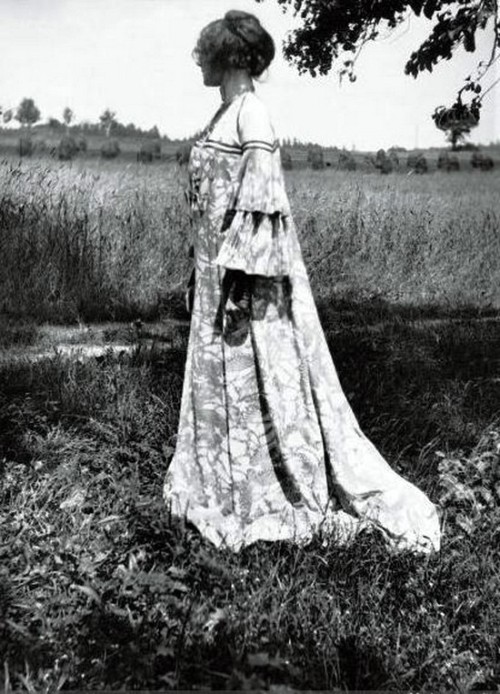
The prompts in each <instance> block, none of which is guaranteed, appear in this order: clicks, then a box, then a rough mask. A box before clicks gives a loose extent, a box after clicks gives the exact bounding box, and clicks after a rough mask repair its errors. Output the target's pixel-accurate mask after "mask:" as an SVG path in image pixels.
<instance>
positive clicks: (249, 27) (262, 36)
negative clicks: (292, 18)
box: [193, 10, 275, 77]
mask: <svg viewBox="0 0 500 694" xmlns="http://www.w3.org/2000/svg"><path fill="white" fill-rule="evenodd" d="M274 54H275V47H274V41H273V39H272V37H271V35H270V34H269V33H268V32H267V31H266V30H265V29H264V28H263V27H262V25H261V23H260V22H259V20H258V19H257V17H255V16H254V15H253V14H249V13H248V12H240V11H239V10H231V11H230V12H227V13H226V14H225V15H224V18H223V19H216V20H215V21H214V22H210V24H207V26H206V27H205V28H204V29H202V31H201V33H200V36H199V37H198V41H197V43H196V46H195V49H194V51H193V57H194V59H195V61H196V63H197V64H198V65H200V64H201V63H202V62H207V63H209V64H210V65H212V66H213V67H216V68H218V69H222V70H227V69H228V68H235V69H245V70H248V72H249V74H250V76H251V77H259V76H260V75H261V74H262V73H263V72H264V70H265V69H266V68H267V67H268V66H269V65H270V63H271V61H272V59H273V58H274Z"/></svg>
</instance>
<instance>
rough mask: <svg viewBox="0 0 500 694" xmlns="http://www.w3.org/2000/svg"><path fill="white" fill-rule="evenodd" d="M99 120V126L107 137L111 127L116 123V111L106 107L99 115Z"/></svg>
mask: <svg viewBox="0 0 500 694" xmlns="http://www.w3.org/2000/svg"><path fill="white" fill-rule="evenodd" d="M99 121H100V123H101V127H102V128H103V130H104V132H105V133H106V137H109V136H110V135H111V131H112V130H113V127H114V126H115V125H116V112H115V111H111V110H110V109H109V108H107V109H106V110H105V111H103V112H102V113H101V115H100V116H99Z"/></svg>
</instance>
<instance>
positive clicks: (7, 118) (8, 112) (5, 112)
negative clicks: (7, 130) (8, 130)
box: [0, 106, 14, 123]
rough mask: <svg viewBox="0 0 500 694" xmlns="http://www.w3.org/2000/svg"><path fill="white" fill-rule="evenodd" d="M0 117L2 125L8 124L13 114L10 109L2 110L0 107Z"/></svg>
mask: <svg viewBox="0 0 500 694" xmlns="http://www.w3.org/2000/svg"><path fill="white" fill-rule="evenodd" d="M0 116H2V120H3V122H4V123H9V122H10V121H11V120H12V118H13V116H14V113H13V111H12V109H11V108H7V109H3V108H2V107H1V106H0Z"/></svg>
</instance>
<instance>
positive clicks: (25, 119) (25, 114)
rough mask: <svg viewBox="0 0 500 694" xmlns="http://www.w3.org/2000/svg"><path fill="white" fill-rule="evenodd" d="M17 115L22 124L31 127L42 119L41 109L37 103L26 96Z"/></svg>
mask: <svg viewBox="0 0 500 694" xmlns="http://www.w3.org/2000/svg"><path fill="white" fill-rule="evenodd" d="M15 117H16V120H17V121H19V123H20V124H21V125H27V126H28V128H30V127H31V126H32V125H33V124H34V123H36V122H37V121H39V120H40V109H39V108H38V107H37V106H36V105H35V102H34V101H33V99H28V98H25V99H23V100H22V101H21V103H20V104H19V106H18V108H17V111H16V116H15Z"/></svg>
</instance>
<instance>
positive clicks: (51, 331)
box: [0, 314, 500, 365]
mask: <svg viewBox="0 0 500 694" xmlns="http://www.w3.org/2000/svg"><path fill="white" fill-rule="evenodd" d="M339 318H340V321H339V323H340V327H339V328H338V329H336V328H334V329H333V330H332V329H330V328H329V329H328V332H329V333H330V334H332V333H333V334H341V333H345V332H349V333H352V332H356V333H377V332H382V331H383V330H384V329H387V328H388V327H390V326H396V327H397V326H400V325H402V324H404V325H407V326H409V327H411V328H413V329H415V330H428V329H429V328H433V327H437V326H440V325H445V324H448V325H449V324H456V325H459V324H464V323H467V324H474V325H479V324H487V323H491V324H496V325H498V326H500V316H486V317H479V318H472V317H458V318H452V317H450V318H418V319H414V320H411V319H401V318H395V319H386V320H382V321H379V322H377V323H371V324H370V323H358V324H349V323H348V322H346V323H342V315H341V314H340V315H339ZM188 333H189V320H188V319H175V318H167V319H164V320H161V321H157V322H155V323H142V322H141V321H137V322H135V323H111V322H110V323H98V324H88V325H83V324H81V325H76V326H61V325H42V326H40V327H39V329H38V332H37V335H36V339H35V340H34V342H33V344H30V345H12V346H9V347H0V365H1V364H6V363H7V364H9V363H14V362H19V361H29V362H37V361H40V360H42V359H48V358H51V357H52V358H53V357H56V356H59V357H71V358H75V359H88V358H91V357H100V356H102V355H104V354H106V353H110V352H111V353H114V354H130V353H132V352H133V351H134V350H135V349H137V348H138V347H142V348H145V349H148V348H154V349H157V350H158V351H163V350H168V349H171V348H173V347H182V346H185V344H186V340H187V336H188Z"/></svg>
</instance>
